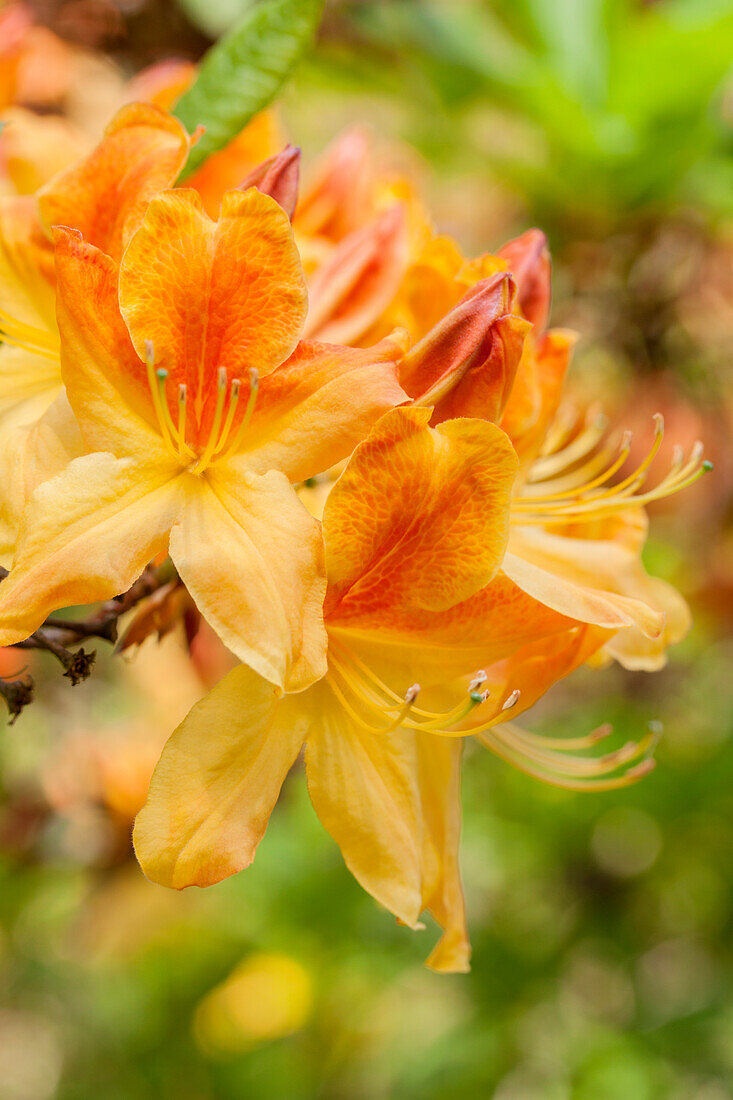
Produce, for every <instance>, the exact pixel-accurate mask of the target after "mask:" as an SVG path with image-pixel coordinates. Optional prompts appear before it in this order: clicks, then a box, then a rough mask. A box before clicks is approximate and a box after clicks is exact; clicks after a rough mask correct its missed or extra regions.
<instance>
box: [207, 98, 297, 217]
mask: <svg viewBox="0 0 733 1100" xmlns="http://www.w3.org/2000/svg"><path fill="white" fill-rule="evenodd" d="M284 144H285V137H284V135H283V130H282V126H281V125H280V122H279V120H278V117H277V115H276V114H275V112H274V111H261V112H260V114H258V115H255V117H254V118H253V119H252V121H251V122H250V123H248V125H247V126H245V128H244V129H243V130H242V131H241V132H240V133H239V134H237V136H236V137H235V138H233V139H232V140H231V141H230V142H229V144H228V145H225V146H224V148H223V149H220V150H218V152H216V153H212V154H211V156H209V157H207V158H206V160H205V161H204V163H203V164H202V165H201V166H200V167H199V168H197V169H196V171H195V172H194V173H193V175H191V176H189V177H188V179H187V180H186V186H187V187H193V189H194V191H198V193H199V195H200V196H201V198H202V200H203V204H204V208H205V209H206V212H207V214H209V216H210V217H212V218H215V217H216V216H217V215H218V213H219V207H220V205H221V200H222V198H223V196H224V193H225V192H226V191H230V190H232V189H233V188H235V187H241V185H242V183H243V182H244V180H245V178H246V177H247V176H248V175H249V173H250V172H251V171H252V170H253V169H254V168H256V167H257V165H258V164H261V163H262V161H263V160H267V158H268V157H271V156H273V155H274V154H275V153H277V151H278V150H279V149H282V147H283V145H284Z"/></svg>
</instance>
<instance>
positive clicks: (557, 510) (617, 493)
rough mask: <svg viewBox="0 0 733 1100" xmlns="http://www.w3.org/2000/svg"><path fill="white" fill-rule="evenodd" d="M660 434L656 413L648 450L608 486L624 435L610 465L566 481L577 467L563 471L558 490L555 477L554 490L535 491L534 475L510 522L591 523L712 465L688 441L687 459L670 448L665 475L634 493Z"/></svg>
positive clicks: (623, 451) (621, 457)
mask: <svg viewBox="0 0 733 1100" xmlns="http://www.w3.org/2000/svg"><path fill="white" fill-rule="evenodd" d="M663 434H664V423H663V420H662V417H661V416H660V415H659V414H657V415H656V416H655V433H654V442H653V444H652V446H651V448H650V450H649V452H648V454H647V455H646V456H645V458H644V459H643V460H642V462H641V463H639V465H638V466H637V467H636V468H635V469H634V470H633V471H632V472H631V473H630V474H628V475H627V476H626V477H625V478H624V479H623V480H622V481H620V482H617V483H616V484H615V485H611V486H608V485H607V484H606V483H607V481H608V479H609V478H610V477H612V476H613V474H614V473H616V471H617V470H619V469H620V468H621V466H622V465H623V462H624V461H625V458H626V456H627V455H628V445H629V441H630V439H629V437H628V436H624V438H623V439H622V442H621V447H620V451H619V454H618V455H617V457H616V459H615V461H614V462H613V463H612V464H611V466H610V467H609V468H608V469H607V470H605V472H604V473H602V474H599V475H597V476H594V477H593V478H592V479H591V480H590V481H587V482H585V483H584V484H575V485H573V484H569V482H570V480H571V479H573V478H574V477H575V476H576V474H577V471H576V472H575V473H573V474H570V475H568V477H567V479H565V480H566V484H565V485H564V486H563V487H562V489H558V487H557V483H556V481H554V480H553V479H550V481H549V487H551V488H552V489H554V490H555V491H552V492H548V493H546V494H545V495H542V494H541V493H540V492H538V491H537V489H538V488H539V485H538V482H539V479H537V481H536V482H535V487H534V488H529V489H528V490H527V492H526V493H525V495H524V496H523V497H521V498H519V499H517V500H514V501H513V502H512V517H511V518H512V522H513V523H514V524H535V525H541V526H549V525H553V524H566V523H582V522H588V523H590V522H595V521H596V520H598V519H603V518H605V517H606V516H611V515H613V514H614V513H616V512H618V511H620V510H623V509H625V508H628V507H631V506H634V507H639V506H641V505H644V504H648V503H650V502H651V501H653V500H659V499H661V498H662V497H666V496H669V495H671V494H672V493H677V492H679V491H680V490H681V489H685V488H687V487H688V486H690V485H692V484H694V482H695V481H697V480H698V478H700V477H702V475H703V474H704V473H706V472H707V471H708V470H710V469H712V464H711V463H709V462H707V461H702V453H703V452H702V444H701V443H699V442H698V443H696V444H695V445H694V446H693V448H692V451H691V453H690V457H689V459H688V461H687V462H686V463H683V460H682V452H681V450H680V449H679V448H675V451H674V454H673V458H672V464H671V466H670V469H669V471H668V473H667V475H666V476H665V477H664V478H663V479H662V481H660V482H659V484H658V485H656V486H655V487H654V488H653V489H649V490H647V491H646V492H639V489H640V488H641V486H642V485H643V483H644V481H645V480H646V477H647V474H648V471H649V468H650V466H651V464H652V462H653V461H654V459H655V457H656V455H657V453H658V451H659V448H660V446H661V444H662V438H663ZM581 469H582V468H581ZM603 486H605V487H603Z"/></svg>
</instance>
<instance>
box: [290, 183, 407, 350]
mask: <svg viewBox="0 0 733 1100" xmlns="http://www.w3.org/2000/svg"><path fill="white" fill-rule="evenodd" d="M407 261H408V238H407V222H406V219H405V212H404V207H403V206H402V205H401V204H396V205H394V206H391V207H390V208H389V209H387V210H385V211H384V212H383V213H382V214H380V215H379V217H378V218H376V219H375V220H374V221H373V222H372V223H370V224H369V225H366V226H364V228H363V229H358V230H355V231H354V232H353V233H351V234H350V235H349V236H348V237H345V238H344V240H343V241H342V242H341V243H340V244H339V245H338V246H337V247H336V248H335V249H334V251H333V253H332V255H331V257H330V259H329V260H327V261H326V263H324V264H323V265H322V266H321V267H320V268H319V269H318V270H317V271H316V273H315V274H314V275H313V276H312V278H311V281H310V286H309V293H310V306H309V310H308V320H307V322H306V328H305V332H306V335H308V336H311V337H316V338H317V339H319V340H324V341H327V342H329V343H335V344H349V343H354V342H356V341H358V340H359V338H360V337H361V336H363V335H364V333H366V332H367V330H368V329H369V328H370V327H371V326H372V325H373V324H374V323H375V321H376V320H377V319H378V317H379V316H380V315H381V314H382V313H383V312H384V310H385V309H386V308H387V306H388V305H389V304H390V302H391V301H392V299H393V298H394V296H395V295H396V293H397V291H398V289H399V286H400V283H401V281H402V278H403V276H404V273H405V270H406V267H407Z"/></svg>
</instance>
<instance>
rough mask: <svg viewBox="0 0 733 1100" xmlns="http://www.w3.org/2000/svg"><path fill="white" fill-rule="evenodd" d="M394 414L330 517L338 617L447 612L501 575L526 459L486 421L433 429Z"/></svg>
mask: <svg viewBox="0 0 733 1100" xmlns="http://www.w3.org/2000/svg"><path fill="white" fill-rule="evenodd" d="M429 418H430V410H429V409H418V408H409V409H393V410H392V411H391V412H389V413H387V414H386V415H385V416H383V417H382V419H381V420H380V421H379V423H378V424H377V426H376V427H375V428H374V429H373V431H372V433H371V435H370V436H369V437H368V439H367V440H365V442H364V443H362V444H361V445H360V446H359V447H357V449H356V451H355V452H354V454H353V456H352V458H351V460H350V462H349V464H348V466H347V467H346V469H345V471H344V473H343V474H342V475H341V477H340V478H339V480H338V481H337V483H336V485H335V486H334V488H333V490H332V492H331V495H330V497H329V499H328V501H327V503H326V509H325V513H324V538H325V541H326V555H327V556H326V561H327V572H328V578H329V590H330V591H329V597H328V607H329V617H330V618H333V620H334V621H338V620H340V619H342V618H343V617H345V616H349V617H350V616H352V615H354V614H363V613H366V612H368V611H370V610H375V609H377V608H381V607H393V606H395V605H398V606H401V607H404V608H409V607H412V608H425V609H430V610H435V611H438V610H443V609H446V608H449V607H451V606H452V605H453V604H455V603H458V602H459V601H460V600H463V599H466V598H468V596H470V595H472V594H473V593H474V592H476V591H478V589H480V588H482V587H483V586H484V585H485V584H487V583H488V582H489V581H490V580H491V578H492V577H493V576H494V574H495V573H496V571H497V569H498V567H499V565H500V563H501V559H502V557H503V554H504V549H505V546H506V540H507V536H508V527H509V496H510V493H511V489H512V485H513V482H514V478H515V476H516V472H517V459H516V455H515V454H514V451H513V449H512V447H511V445H510V443H509V441H508V439H507V438H506V436H505V435H504V433H503V432H502V431H501V430H500V429H499V428H497V427H496V425H494V424H489V423H487V422H485V421H482V420H452V421H446V423H444V424H441V425H440V427H438V428H435V429H434V428H429V427H428V420H429Z"/></svg>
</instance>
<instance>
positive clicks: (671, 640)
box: [604, 574, 692, 672]
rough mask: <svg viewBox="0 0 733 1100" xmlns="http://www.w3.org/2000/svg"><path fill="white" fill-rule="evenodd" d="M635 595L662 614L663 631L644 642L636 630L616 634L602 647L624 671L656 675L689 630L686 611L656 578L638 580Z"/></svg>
mask: <svg viewBox="0 0 733 1100" xmlns="http://www.w3.org/2000/svg"><path fill="white" fill-rule="evenodd" d="M638 580H639V582H640V583H639V585H638V588H635V591H636V592H637V593H638V595H639V598H640V599H643V600H644V601H645V602H648V603H649V604H650V605H651V606H652V607H655V608H657V609H658V610H659V611H662V612H664V630H663V631H662V633H661V634H660V635H659V637H658V638H647V637H645V636H644V634H642V632H641V630H639V629H638V627H631V628H630V629H629V630H620V631H619V632H618V634H616V635H614V637H613V638H612V639H611V640H610V642H608V643H607V644H606V645H605V646H604V652H605V653H608V654H609V655H610V656H611V657H614V658H615V659H616V660H617V661H618V662H619V664H621V665H623V667H624V668H628V669H631V670H633V671H635V672H636V671H644V672H656V670H657V669H660V668H664V666H665V664H666V663H667V649H668V647H669V646H671V645H675V644H676V643H677V642H681V641H682V639H683V638H684V636H685V634H686V633H687V631H688V630H689V629H690V624H691V621H692V617H691V615H690V609H689V607H688V606H687V604H686V602H685V600H684V599H683V598H682V596H681V595H680V594H679V592H678V591H677V590H676V589H675V588H673V587H672V585H671V584H667V582H666V581H663V580H660V579H659V578H658V577H648V576H646V574H644V575H643V576H639V578H638Z"/></svg>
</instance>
